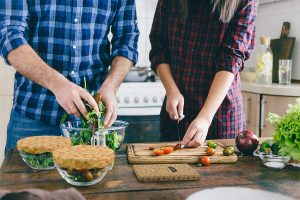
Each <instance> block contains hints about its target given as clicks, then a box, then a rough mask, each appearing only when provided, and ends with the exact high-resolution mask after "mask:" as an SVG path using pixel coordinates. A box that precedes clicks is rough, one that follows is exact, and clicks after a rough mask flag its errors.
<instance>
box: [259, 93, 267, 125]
mask: <svg viewBox="0 0 300 200" xmlns="http://www.w3.org/2000/svg"><path fill="white" fill-rule="evenodd" d="M266 103H267V101H266V100H265V99H262V100H261V111H260V129H264V128H265V127H266V125H265V105H266Z"/></svg>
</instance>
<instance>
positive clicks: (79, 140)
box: [61, 78, 123, 151]
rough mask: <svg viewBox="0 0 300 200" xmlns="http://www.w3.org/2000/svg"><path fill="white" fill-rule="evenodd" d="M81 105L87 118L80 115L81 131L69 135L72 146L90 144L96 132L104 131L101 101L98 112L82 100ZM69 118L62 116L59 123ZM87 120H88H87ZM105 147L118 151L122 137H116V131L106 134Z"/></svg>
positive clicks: (103, 107)
mask: <svg viewBox="0 0 300 200" xmlns="http://www.w3.org/2000/svg"><path fill="white" fill-rule="evenodd" d="M84 88H85V90H87V89H86V80H85V78H84ZM91 95H92V96H93V95H94V92H92V93H91ZM83 103H84V105H85V107H86V109H87V111H88V114H87V117H85V116H83V115H82V114H81V113H80V120H81V122H82V125H81V127H80V128H82V129H83V130H81V131H80V133H79V134H78V133H77V132H75V133H74V134H70V137H71V143H72V145H79V144H87V145H90V144H91V138H92V136H93V135H95V134H96V132H97V131H96V130H99V129H100V131H102V130H104V129H105V125H104V115H105V113H106V107H105V105H104V103H103V102H102V101H100V102H99V103H98V107H99V112H96V111H95V110H93V108H92V107H91V106H90V105H89V104H88V103H87V102H86V101H85V100H83ZM68 118H69V116H68V115H67V114H64V115H63V117H62V119H61V123H64V122H65V121H66V120H67V119H68ZM87 119H88V120H87ZM105 139H106V145H107V146H108V147H109V148H111V149H113V150H115V151H116V150H118V149H119V148H120V146H121V142H122V139H123V138H122V135H118V133H117V132H116V131H113V132H112V133H109V134H106V138H105Z"/></svg>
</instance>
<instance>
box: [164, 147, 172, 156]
mask: <svg viewBox="0 0 300 200" xmlns="http://www.w3.org/2000/svg"><path fill="white" fill-rule="evenodd" d="M173 151H174V148H173V147H165V148H164V154H170V153H172V152H173Z"/></svg>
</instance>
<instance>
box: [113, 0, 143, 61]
mask: <svg viewBox="0 0 300 200" xmlns="http://www.w3.org/2000/svg"><path fill="white" fill-rule="evenodd" d="M111 30H112V34H113V38H112V54H111V56H112V58H114V57H116V56H123V57H125V58H127V59H129V60H131V61H132V62H133V63H134V64H136V63H137V59H138V52H137V41H138V36H139V30H138V27H137V16H136V8H135V2H134V0H119V8H118V11H117V13H116V16H115V17H114V21H113V24H112V27H111Z"/></svg>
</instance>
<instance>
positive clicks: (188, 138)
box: [182, 126, 197, 146]
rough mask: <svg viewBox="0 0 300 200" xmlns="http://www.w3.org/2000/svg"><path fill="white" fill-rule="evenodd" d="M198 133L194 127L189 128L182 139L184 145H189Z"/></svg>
mask: <svg viewBox="0 0 300 200" xmlns="http://www.w3.org/2000/svg"><path fill="white" fill-rule="evenodd" d="M196 133H197V129H196V127H194V126H189V128H188V130H187V131H186V133H185V135H184V137H183V139H182V145H184V146H185V145H187V144H188V143H189V142H190V141H191V140H192V139H193V138H194V135H195V134H196Z"/></svg>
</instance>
